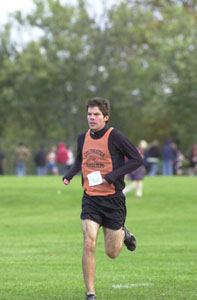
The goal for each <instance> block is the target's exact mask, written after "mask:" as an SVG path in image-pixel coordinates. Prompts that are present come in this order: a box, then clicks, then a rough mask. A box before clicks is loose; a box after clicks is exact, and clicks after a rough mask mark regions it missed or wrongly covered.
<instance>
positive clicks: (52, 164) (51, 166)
mask: <svg viewBox="0 0 197 300" xmlns="http://www.w3.org/2000/svg"><path fill="white" fill-rule="evenodd" d="M56 152H57V148H56V146H52V147H51V150H50V152H49V153H48V155H47V165H46V173H53V174H54V175H58V169H57V166H56Z"/></svg>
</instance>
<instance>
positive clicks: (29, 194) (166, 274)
mask: <svg viewBox="0 0 197 300" xmlns="http://www.w3.org/2000/svg"><path fill="white" fill-rule="evenodd" d="M196 187H197V178H194V177H172V178H170V177H154V178H152V177H151V178H150V177H146V178H145V180H144V196H143V197H142V198H140V199H138V198H136V197H135V196H134V193H133V192H131V193H130V194H128V196H127V221H126V225H127V227H128V228H129V229H130V230H132V232H133V233H134V234H135V235H136V237H137V242H138V244H137V249H136V251H135V252H133V253H132V252H129V251H128V250H127V249H126V247H124V249H123V250H122V252H121V254H120V255H119V257H118V258H117V259H115V260H111V259H110V258H108V257H107V256H106V255H105V253H104V244H103V233H102V230H101V231H100V234H99V237H98V242H97V249H96V262H97V270H96V291H97V299H98V300H126V299H128V300H144V299H146V300H152V299H155V300H158V299H173V300H174V299H176V300H181V299H187V300H188V299H197V188H196ZM81 196H82V188H81V181H80V177H76V178H75V179H74V180H73V181H72V183H71V185H70V186H68V187H65V186H64V185H63V184H62V181H61V178H60V177H53V176H48V177H33V176H32V177H31V176H28V177H23V178H19V177H11V176H10V177H1V178H0V267H1V272H0V300H56V299H57V300H71V299H72V300H81V299H82V300H84V295H85V294H84V293H85V287H84V282H83V277H82V271H81V253H82V242H83V240H82V233H81V221H80V210H81Z"/></svg>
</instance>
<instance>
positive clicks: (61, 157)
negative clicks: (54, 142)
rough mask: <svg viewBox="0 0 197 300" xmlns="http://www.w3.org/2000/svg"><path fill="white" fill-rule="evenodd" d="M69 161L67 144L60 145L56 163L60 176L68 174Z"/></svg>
mask: <svg viewBox="0 0 197 300" xmlns="http://www.w3.org/2000/svg"><path fill="white" fill-rule="evenodd" d="M67 161H68V151H67V149H66V144H65V143H63V142H62V143H59V147H58V150H57V155H56V162H57V166H58V170H59V174H60V175H64V174H65V173H66V163H67Z"/></svg>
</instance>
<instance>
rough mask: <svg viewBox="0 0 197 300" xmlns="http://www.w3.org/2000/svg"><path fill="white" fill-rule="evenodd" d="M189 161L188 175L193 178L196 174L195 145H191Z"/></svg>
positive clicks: (196, 146) (196, 155)
mask: <svg viewBox="0 0 197 300" xmlns="http://www.w3.org/2000/svg"><path fill="white" fill-rule="evenodd" d="M189 161H190V164H189V166H190V168H189V175H190V176H194V175H195V174H197V144H194V145H193V148H192V152H191V155H190V160H189Z"/></svg>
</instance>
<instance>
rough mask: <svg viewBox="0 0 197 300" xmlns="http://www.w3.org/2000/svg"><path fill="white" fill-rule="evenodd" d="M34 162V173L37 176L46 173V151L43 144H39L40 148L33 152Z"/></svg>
mask: <svg viewBox="0 0 197 300" xmlns="http://www.w3.org/2000/svg"><path fill="white" fill-rule="evenodd" d="M34 162H35V164H36V173H37V175H38V176H44V175H46V169H45V166H46V151H45V149H44V145H40V149H39V150H38V151H37V152H36V153H35V156H34Z"/></svg>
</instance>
